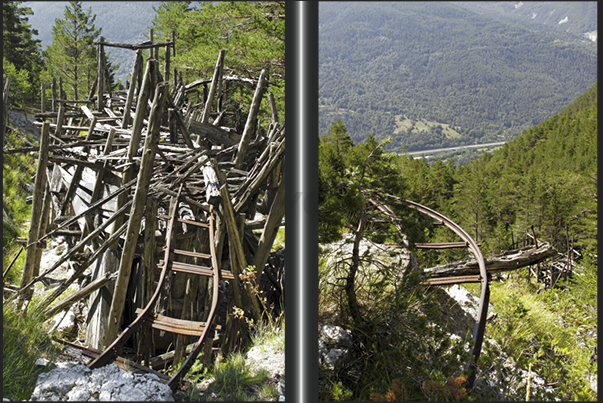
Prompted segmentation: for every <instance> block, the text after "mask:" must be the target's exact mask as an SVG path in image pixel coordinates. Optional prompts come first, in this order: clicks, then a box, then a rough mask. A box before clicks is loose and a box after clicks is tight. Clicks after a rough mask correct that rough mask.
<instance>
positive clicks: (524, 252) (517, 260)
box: [424, 242, 558, 278]
mask: <svg viewBox="0 0 603 403" xmlns="http://www.w3.org/2000/svg"><path fill="white" fill-rule="evenodd" d="M557 253H558V252H557V251H556V250H555V248H553V247H552V246H551V245H550V244H549V243H546V242H539V245H538V248H534V246H528V247H525V248H521V249H514V250H510V251H507V252H505V253H503V254H500V255H497V256H492V257H489V258H487V259H484V263H485V264H486V270H487V272H488V273H500V272H503V271H510V270H517V269H519V268H522V267H525V266H530V265H533V264H536V263H538V262H541V261H543V260H546V259H548V258H551V257H553V256H555V255H557ZM424 273H425V274H426V275H431V278H439V277H452V276H469V275H475V274H479V267H478V264H477V262H476V261H475V260H461V261H458V262H452V263H449V264H445V265H441V266H437V267H431V268H429V269H425V270H424Z"/></svg>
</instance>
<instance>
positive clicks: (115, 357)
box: [88, 184, 232, 390]
mask: <svg viewBox="0 0 603 403" xmlns="http://www.w3.org/2000/svg"><path fill="white" fill-rule="evenodd" d="M183 187H184V184H181V185H180V189H179V190H178V194H177V196H175V199H176V202H175V203H174V207H173V210H172V213H171V215H170V216H169V218H170V223H169V229H168V231H167V234H166V246H165V248H164V249H165V254H164V259H163V260H162V261H161V262H160V266H161V269H162V270H161V274H160V276H159V281H158V283H157V287H156V289H155V292H154V294H153V296H152V297H151V299H150V300H149V302H148V303H147V305H146V306H145V308H144V309H137V310H136V314H137V317H136V319H134V321H133V322H132V323H130V325H129V326H128V327H127V328H126V329H125V330H124V331H123V332H122V333H121V334H120V335H119V337H117V338H116V339H115V341H114V342H113V343H111V345H110V346H109V347H107V348H106V349H105V351H103V352H98V353H97V352H94V353H95V354H96V356H95V357H93V358H94V360H93V361H92V362H91V363H90V364H88V367H89V368H91V369H94V368H98V367H102V366H103V365H106V364H109V363H111V362H119V361H120V360H122V361H123V359H122V358H121V357H119V354H120V353H121V350H122V348H123V346H124V345H125V343H126V341H127V340H129V339H130V338H131V337H132V336H133V335H134V332H135V331H136V330H137V329H139V328H140V327H141V326H142V325H146V326H151V327H153V328H156V329H160V330H163V331H167V332H171V333H176V334H182V335H189V336H199V339H198V340H197V342H196V343H195V344H194V345H193V348H192V351H191V353H190V354H189V355H188V357H187V358H186V359H185V361H184V362H183V364H182V366H180V368H179V369H178V370H177V371H176V372H175V373H174V374H173V375H172V376H171V377H168V378H167V379H165V378H162V380H163V381H164V382H165V383H167V384H168V386H170V388H171V389H172V390H175V389H176V387H177V386H178V384H179V383H180V381H181V380H182V378H183V377H184V375H186V373H187V372H188V371H189V369H190V368H191V367H192V365H193V363H194V361H195V359H196V358H197V356H198V355H199V353H200V352H201V348H202V346H203V344H204V341H205V339H206V338H207V335H208V334H209V330H210V329H212V328H213V327H212V322H213V319H214V316H215V312H216V307H217V305H218V290H219V280H220V278H225V274H226V275H227V276H228V274H230V273H229V272H228V273H226V272H225V271H224V272H222V271H220V269H219V267H218V260H217V256H216V249H215V242H214V231H215V218H214V207H213V205H212V206H210V213H209V223H208V224H202V223H198V222H195V221H190V220H181V219H178V218H177V217H176V216H177V213H178V201H179V200H181V199H184V198H183V197H182V196H181V195H182V189H183ZM182 221H186V222H188V223H189V224H196V225H198V226H202V227H206V228H208V230H209V245H210V254H201V253H195V252H186V251H181V250H179V249H175V248H174V247H173V246H172V239H173V236H172V233H173V231H174V229H175V224H176V223H177V222H182ZM174 253H176V254H183V255H193V254H194V255H195V256H198V257H202V258H205V259H210V260H211V267H205V266H195V265H192V264H188V265H187V267H188V269H189V271H188V273H191V274H197V275H204V276H211V277H213V288H212V289H213V295H212V300H211V307H210V311H209V314H208V317H207V321H206V322H195V321H189V320H181V319H175V318H170V317H166V316H163V315H158V314H156V313H154V312H153V309H154V307H155V303H156V301H157V299H158V298H159V295H160V292H161V289H162V287H163V285H164V282H165V279H166V276H167V273H168V272H169V271H170V270H172V271H175V267H176V266H177V265H178V264H180V265H182V263H178V262H174V261H173V258H172V257H171V255H172V254H174ZM230 276H232V275H230Z"/></svg>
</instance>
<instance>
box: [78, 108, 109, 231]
mask: <svg viewBox="0 0 603 403" xmlns="http://www.w3.org/2000/svg"><path fill="white" fill-rule="evenodd" d="M95 119H96V118H94V119H93V120H95ZM90 132H91V131H90ZM90 132H89V133H90ZM114 139H115V128H114V127H112V128H111V129H109V135H108V136H107V141H106V143H105V149H104V150H103V154H102V155H103V157H105V156H107V155H109V153H110V152H111V145H112V144H113V140H114ZM107 164H108V161H105V162H104V163H103V166H104V167H106V166H107ZM104 176H105V169H104V168H103V169H100V170H99V171H98V173H97V174H96V180H95V181H94V187H93V188H92V195H91V196H90V204H91V205H92V204H94V203H95V202H96V201H97V200H98V199H99V197H100V195H101V192H102V186H103V178H104ZM91 213H92V212H91ZM94 214H95V213H94ZM85 220H86V224H85V225H84V230H83V231H82V236H81V239H84V238H85V237H86V236H88V234H89V233H90V231H92V228H93V227H94V219H93V214H86V215H85Z"/></svg>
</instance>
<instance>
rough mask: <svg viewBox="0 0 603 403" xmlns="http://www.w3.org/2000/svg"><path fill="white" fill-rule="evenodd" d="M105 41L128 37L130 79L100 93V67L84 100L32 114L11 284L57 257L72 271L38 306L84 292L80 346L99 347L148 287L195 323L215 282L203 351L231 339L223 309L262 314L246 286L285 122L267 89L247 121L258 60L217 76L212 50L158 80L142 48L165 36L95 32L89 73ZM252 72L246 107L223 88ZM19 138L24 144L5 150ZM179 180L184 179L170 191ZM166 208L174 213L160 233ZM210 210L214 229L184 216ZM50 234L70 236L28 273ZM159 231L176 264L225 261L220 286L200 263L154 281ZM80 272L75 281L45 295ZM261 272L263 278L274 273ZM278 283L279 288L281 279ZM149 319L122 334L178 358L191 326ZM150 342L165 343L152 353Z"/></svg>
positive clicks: (239, 327)
mask: <svg viewBox="0 0 603 403" xmlns="http://www.w3.org/2000/svg"><path fill="white" fill-rule="evenodd" d="M104 46H121V47H129V48H131V49H133V50H136V60H135V64H134V68H133V71H132V83H131V84H130V86H129V88H128V89H127V90H120V91H112V92H111V91H109V92H106V91H105V89H104V83H105V80H103V79H101V80H97V82H96V84H95V86H94V88H93V91H92V92H91V94H90V96H89V99H88V100H83V101H82V100H74V101H68V100H65V99H58V100H56V101H57V102H56V104H58V110H56V111H54V112H43V113H40V114H38V115H36V117H37V118H38V119H43V122H36V124H38V125H40V126H41V136H40V138H41V140H40V145H39V148H36V149H35V151H38V170H37V173H36V181H35V188H34V195H33V202H32V220H31V222H32V226H31V230H30V233H29V236H28V244H27V247H26V263H25V267H24V272H23V279H22V282H21V284H22V285H23V287H22V288H21V289H20V291H19V293H18V294H17V295H18V296H19V297H20V298H22V299H23V300H28V299H29V298H30V296H31V290H32V286H33V284H35V283H36V282H38V281H40V280H42V279H43V278H44V277H45V276H47V275H48V274H50V273H51V272H53V271H55V270H56V269H57V268H58V267H59V266H61V265H62V264H64V263H68V264H69V265H70V266H71V267H72V268H73V269H74V274H73V275H72V276H71V277H70V278H67V279H65V281H63V282H62V283H61V284H60V285H59V286H58V287H57V288H56V289H55V290H54V292H52V294H51V295H49V296H48V297H46V299H45V300H44V301H43V302H42V309H45V315H46V316H49V315H52V314H54V313H57V312H59V311H61V310H64V309H67V308H68V307H69V306H70V305H71V304H73V303H75V302H77V301H79V300H82V299H84V298H86V301H87V305H88V312H89V314H88V318H87V332H86V344H87V345H88V346H89V349H88V352H90V351H96V356H98V355H99V354H100V353H99V351H98V350H101V349H103V347H104V346H108V345H110V344H111V343H112V342H113V341H114V340H115V339H116V338H117V337H118V334H119V330H120V326H121V328H123V327H125V326H126V325H127V324H128V323H130V322H132V321H133V320H134V319H135V318H136V317H137V310H138V313H140V312H141V310H142V309H143V308H144V307H145V305H146V304H147V303H148V302H149V300H151V296H152V294H153V293H154V291H158V292H159V295H158V297H157V302H156V304H155V306H154V311H155V314H159V315H165V316H166V317H167V316H170V317H172V318H176V319H178V320H185V321H189V322H195V321H197V322H203V321H205V320H206V319H207V316H208V315H209V311H210V305H212V303H211V301H212V299H213V297H212V295H213V296H217V293H218V292H219V291H220V290H222V292H221V294H220V295H221V301H220V307H218V309H217V313H216V317H218V319H216V320H220V321H221V324H220V326H217V328H222V330H223V332H222V335H221V337H216V335H214V334H211V335H210V337H208V338H207V342H206V343H205V347H204V348H203V351H206V352H207V353H208V354H204V355H203V358H202V359H205V360H208V359H210V358H209V357H211V354H210V353H211V349H212V345H213V340H214V339H216V341H218V340H219V341H221V342H222V350H223V351H224V352H228V351H232V349H233V348H235V347H236V346H237V345H239V344H240V343H241V338H242V337H243V336H244V335H245V326H244V318H242V317H235V316H233V315H232V312H233V311H236V310H240V311H241V312H244V313H245V314H246V315H247V317H252V318H253V319H255V320H256V321H259V320H261V316H262V314H263V312H262V309H261V308H260V303H259V300H258V295H257V291H256V286H257V285H258V284H259V282H260V279H261V277H262V275H263V273H264V267H265V266H266V263H267V261H268V257H269V254H270V250H271V247H272V244H273V243H274V239H275V237H276V232H277V230H278V228H279V226H282V225H283V224H284V222H283V219H284V188H285V180H284V170H283V158H284V152H285V126H284V123H280V122H278V117H277V113H276V110H275V106H274V102H273V98H272V97H271V94H269V100H270V101H271V102H270V107H271V109H272V121H271V122H270V124H269V125H268V126H267V127H264V126H261V125H259V124H258V119H257V114H258V111H259V106H260V102H261V101H262V99H263V98H264V94H265V93H266V92H267V88H268V86H269V85H270V83H269V82H268V79H267V73H266V72H265V71H262V72H261V74H260V76H259V77H258V78H257V79H250V78H239V77H234V76H228V77H223V74H222V72H223V70H224V68H223V63H224V51H221V52H220V55H219V56H218V60H217V63H216V68H215V72H214V75H213V78H211V79H200V80H198V81H195V82H193V83H190V84H187V85H183V84H182V82H179V83H178V82H177V81H176V77H177V74H176V72H174V83H175V84H174V85H172V86H171V90H170V85H169V84H168V82H167V81H164V79H163V77H162V74H161V72H160V68H159V63H158V61H157V60H156V58H149V59H148V60H147V61H146V66H144V68H143V57H142V49H147V48H150V49H151V54H153V53H152V50H153V49H157V48H160V47H165V49H166V54H169V53H170V48H171V43H170V42H168V43H167V44H155V45H153V44H152V43H144V44H139V45H120V44H112V43H106V42H104V41H103V39H102V38H101V41H100V42H99V43H98V53H97V57H98V61H99V63H98V65H99V68H98V77H105V75H106V72H105V71H104V70H103V69H104V63H103V60H104ZM155 57H156V56H155ZM167 59H168V61H167V62H166V65H165V67H164V74H165V75H166V76H167V73H168V72H169V64H168V63H169V58H167ZM143 71H144V74H143ZM201 85H204V86H207V85H209V86H210V89H209V91H208V92H207V91H206V94H207V96H206V97H205V99H204V102H200V103H199V104H193V103H192V102H190V103H187V101H186V98H187V94H188V93H190V92H192V91H196V88H197V87H199V86H201ZM250 85H252V86H255V94H254V97H253V101H252V104H251V105H250V107H249V113H248V114H247V116H246V117H245V116H242V115H241V111H240V108H237V107H238V105H237V104H236V103H235V102H230V101H229V99H228V97H229V95H230V94H231V93H232V92H233V91H234V90H235V89H236V88H237V87H238V86H250ZM54 104H55V99H53V105H54ZM78 105H80V106H78ZM215 105H216V107H215V108H214V106H215ZM201 107H203V109H201ZM228 108H232V109H233V110H229V109H228ZM243 123H244V125H243ZM26 151H34V149H32V148H31V147H30V148H20V149H9V150H4V152H7V153H10V152H26ZM181 185H183V186H184V188H185V189H186V191H183V192H182V194H180V195H179V196H178V190H179V188H180V187H181ZM176 207H177V209H176ZM172 209H176V211H175V214H176V217H175V218H176V219H177V220H179V221H178V222H177V223H176V225H175V227H174V230H173V234H172V236H171V237H169V236H168V239H167V240H166V233H167V232H169V231H168V227H170V226H169V225H168V223H167V221H168V220H169V216H168V212H171V211H172ZM210 211H214V212H215V216H216V225H215V230H214V232H213V233H212V234H207V232H205V233H201V229H200V228H198V227H197V226H196V225H194V224H195V223H196V222H199V221H203V222H206V221H208V220H209V218H210ZM257 217H259V218H257ZM191 224H193V225H191ZM258 230H261V232H260V233H259V234H256V232H257V231H258ZM254 231H255V232H254ZM56 235H64V236H66V237H67V238H68V239H69V241H70V243H71V245H70V248H69V250H68V251H67V252H66V253H65V254H64V255H63V256H62V257H61V259H60V260H59V261H57V262H56V263H55V264H54V265H52V267H47V268H43V271H42V273H40V257H41V251H42V248H43V242H44V241H45V240H46V239H47V238H48V237H52V236H56ZM170 239H171V242H172V244H173V246H172V249H177V250H180V251H190V253H189V254H188V255H186V254H185V256H184V257H183V259H182V260H181V264H182V265H184V266H180V267H185V266H186V265H189V266H191V267H193V266H202V263H200V261H201V260H202V258H203V257H205V256H206V254H207V253H209V250H210V249H212V250H215V253H214V255H215V259H216V262H215V264H216V265H217V267H218V268H219V269H220V270H223V272H222V273H225V272H228V273H232V274H231V275H230V276H227V277H228V278H225V276H224V275H223V274H222V275H221V276H220V281H221V282H220V285H219V286H218V283H214V282H213V281H208V277H207V276H196V275H194V274H191V273H190V271H189V272H186V270H180V272H179V273H178V274H176V272H175V271H174V270H172V271H170V273H169V274H168V275H167V277H166V281H165V287H163V288H162V289H161V290H156V289H155V288H156V285H157V281H156V280H157V277H158V275H159V273H160V272H161V269H162V267H164V266H165V265H166V264H167V260H171V258H170V257H169V256H173V253H174V250H169V251H168V255H167V256H168V258H167V259H165V258H164V260H163V261H162V262H160V257H161V256H163V255H164V252H165V251H164V250H163V249H162V248H164V247H165V246H166V244H169V243H170ZM209 242H213V244H212V245H209ZM210 246H211V248H210ZM158 264H159V267H158ZM248 266H255V268H256V270H255V277H254V276H249V273H250V272H249V271H248ZM87 273H88V274H89V276H90V279H89V283H88V285H87V286H86V287H84V288H82V289H81V290H80V291H78V292H76V293H75V294H73V295H71V296H69V297H68V298H67V299H64V300H63V301H62V302H61V303H59V304H55V305H54V306H53V303H54V302H55V301H56V299H57V298H58V297H59V296H60V295H61V294H63V293H64V291H65V290H66V289H67V288H68V287H69V286H70V285H71V284H72V283H73V282H74V281H76V280H78V279H81V278H82V276H84V275H86V274H87ZM267 274H270V277H271V278H274V276H273V273H267ZM241 275H243V276H241ZM241 278H243V279H246V280H242V279H241ZM254 278H255V279H254ZM225 284H228V286H227V287H226V288H227V291H224V285H225ZM276 284H278V282H277V283H275V287H277V288H278V286H277V285H276ZM278 291H279V292H280V293H281V295H282V291H283V290H282V289H279V290H278ZM223 295H225V296H226V298H223ZM212 316H213V313H212ZM210 321H211V318H210ZM147 322H149V320H147ZM151 322H152V321H151ZM214 322H215V321H214ZM187 323H188V322H187ZM207 325H208V326H210V325H211V323H209V322H208V324H207ZM214 325H215V323H214ZM151 329H152V328H151V327H149V328H147V327H143V328H142V330H141V331H140V332H139V333H138V334H137V336H136V337H135V340H136V341H137V342H138V346H130V349H132V350H133V351H134V352H137V354H136V359H138V360H139V362H140V361H141V359H142V363H143V364H144V365H145V366H146V367H150V366H151V365H152V363H154V362H155V363H157V362H160V363H161V364H165V363H166V362H167V361H168V360H169V358H171V359H173V360H174V361H175V362H177V361H179V360H180V358H181V357H183V356H184V354H185V353H186V352H187V351H190V350H191V349H192V346H191V344H190V340H189V337H190V336H187V335H178V336H176V337H174V338H166V337H164V335H163V333H161V332H159V331H157V330H155V331H153V330H151ZM214 329H215V326H214V327H212V331H213V330H214ZM167 346H172V348H167ZM136 350H137V351H136ZM158 350H162V351H165V350H168V352H167V353H164V354H160V355H159V356H156V357H154V355H155V354H156V352H157V351H158ZM167 356H169V358H167ZM118 361H119V360H118ZM171 386H175V385H171Z"/></svg>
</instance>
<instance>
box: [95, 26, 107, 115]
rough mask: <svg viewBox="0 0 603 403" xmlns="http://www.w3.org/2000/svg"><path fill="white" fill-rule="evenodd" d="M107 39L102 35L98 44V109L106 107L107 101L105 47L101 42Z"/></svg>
mask: <svg viewBox="0 0 603 403" xmlns="http://www.w3.org/2000/svg"><path fill="white" fill-rule="evenodd" d="M104 41H105V37H103V36H101V37H100V40H99V42H98V44H97V45H96V64H97V70H96V80H97V88H98V96H97V98H96V110H98V111H102V110H103V109H104V108H105V101H104V99H103V94H104V93H105V63H104V61H105V60H104V59H105V57H104V53H105V52H104V48H103V45H102V44H101V42H104Z"/></svg>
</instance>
